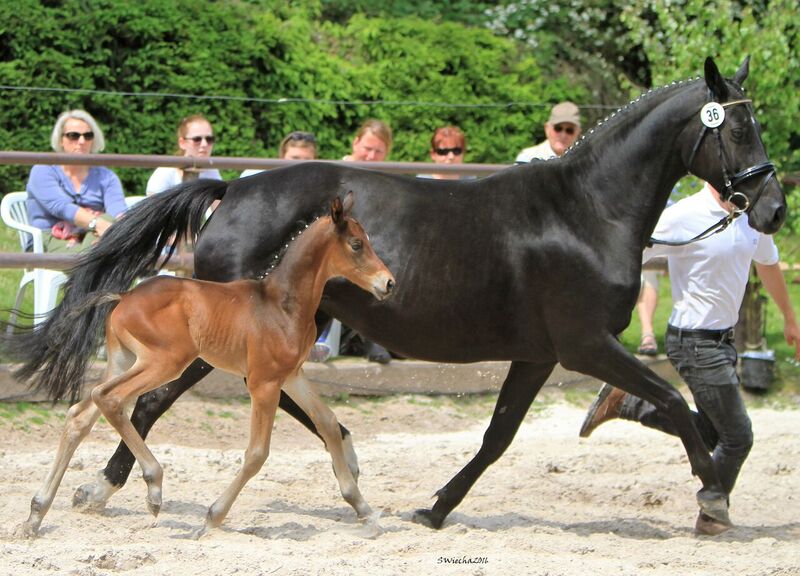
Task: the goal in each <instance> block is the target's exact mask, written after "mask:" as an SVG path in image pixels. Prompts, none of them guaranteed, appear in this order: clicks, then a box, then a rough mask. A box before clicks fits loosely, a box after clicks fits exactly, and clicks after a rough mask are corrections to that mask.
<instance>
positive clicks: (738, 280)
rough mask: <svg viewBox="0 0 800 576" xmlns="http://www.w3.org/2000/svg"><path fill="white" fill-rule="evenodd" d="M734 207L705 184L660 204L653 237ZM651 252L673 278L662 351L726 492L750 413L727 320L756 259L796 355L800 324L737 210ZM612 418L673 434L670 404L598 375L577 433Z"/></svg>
mask: <svg viewBox="0 0 800 576" xmlns="http://www.w3.org/2000/svg"><path fill="white" fill-rule="evenodd" d="M732 208H733V207H732V206H731V205H730V204H729V203H727V202H723V201H722V199H721V198H720V195H719V192H717V190H715V189H714V188H713V187H712V186H711V185H710V184H706V185H705V187H704V188H703V189H702V190H701V191H700V192H698V193H696V194H694V195H692V196H690V197H688V198H685V199H683V200H681V201H679V202H677V203H676V204H673V205H672V206H670V207H668V208H667V209H666V210H664V212H663V213H662V215H661V218H660V219H659V221H658V224H657V225H656V229H655V232H654V234H653V237H654V238H657V239H659V240H667V241H680V240H684V239H686V238H691V237H693V236H694V235H695V234H697V232H698V231H701V230H706V229H707V228H709V227H710V226H711V225H713V224H714V223H715V222H717V221H719V220H720V219H721V218H722V217H724V216H725V215H726V214H727V213H728V212H730V211H731V210H732ZM657 256H665V257H666V258H667V261H668V265H669V276H670V280H671V283H672V301H673V303H674V304H673V308H672V314H671V315H670V319H669V324H668V326H667V334H666V337H665V344H666V349H667V355H668V357H669V359H670V362H672V365H673V366H674V367H675V370H677V372H678V374H680V376H681V378H683V380H684V381H685V382H686V383H687V384H688V386H689V390H691V392H692V396H693V397H694V402H695V405H696V406H697V412H693V413H692V414H693V416H694V421H695V424H696V425H697V428H698V430H699V431H700V434H701V436H702V437H703V441H704V442H705V444H706V446H707V447H708V449H709V451H710V452H711V453H712V459H713V460H714V463H715V464H716V468H717V472H718V474H719V477H720V481H721V483H722V488H723V489H724V490H725V492H726V493H727V494H729V495H730V493H731V491H732V490H733V486H734V484H735V483H736V478H737V476H738V475H739V470H740V469H741V467H742V464H744V461H745V459H746V458H747V455H748V453H749V452H750V448H751V446H752V445H753V432H752V429H751V426H750V418H749V417H748V415H747V410H746V408H745V405H744V402H743V399H742V396H741V394H740V393H739V378H738V376H737V375H736V358H737V356H736V348H735V347H734V345H733V327H734V326H735V325H736V322H737V320H738V316H739V306H740V304H741V302H742V298H743V297H744V291H745V287H746V284H747V279H748V275H749V271H750V263H751V262H752V261H755V263H756V271H757V272H758V276H759V278H761V280H762V282H763V283H764V288H766V290H767V292H768V293H769V294H770V296H772V298H773V299H774V300H775V303H776V304H777V306H778V308H779V309H780V311H781V314H782V315H783V320H784V328H783V332H784V337H785V338H786V342H788V343H789V344H790V345H792V346H794V347H795V358H798V359H800V328H799V327H798V325H797V320H796V319H795V314H794V311H793V310H792V305H791V302H790V301H789V294H788V291H787V289H786V282H785V280H784V278H783V273H782V272H781V269H780V266H779V264H778V249H777V247H776V246H775V243H774V242H773V240H772V237H771V236H768V235H765V234H761V233H759V232H757V231H755V230H753V229H752V228H751V227H750V226H749V224H748V223H747V216H744V215H743V216H741V217H739V218H737V219H736V220H734V221H733V223H732V224H731V225H730V226H728V227H727V228H726V229H725V230H723V231H722V232H720V233H718V234H714V235H712V236H710V237H708V238H706V239H704V240H701V241H698V242H693V243H691V244H688V245H685V246H679V247H675V246H662V245H656V246H654V247H653V248H648V249H646V250H645V251H644V260H645V261H647V260H649V259H651V258H655V257H657ZM614 418H622V419H625V420H633V421H638V422H640V423H641V424H644V425H645V426H648V427H650V428H655V429H657V430H661V431H663V432H667V433H668V434H672V435H675V436H677V435H678V434H677V430H676V428H675V427H674V426H673V424H672V422H671V421H670V420H669V419H668V418H667V416H666V414H663V413H661V412H659V411H657V409H656V407H655V406H653V405H652V404H650V403H649V402H646V401H644V400H642V399H640V398H637V397H636V396H632V395H630V394H627V393H625V392H623V391H622V390H619V389H617V388H614V387H612V386H609V385H608V384H603V387H602V388H601V389H600V393H599V394H598V396H597V399H595V401H594V403H593V404H592V406H591V407H590V408H589V412H588V413H587V415H586V419H585V420H584V422H583V426H582V427H581V431H580V435H581V437H583V438H587V437H588V436H589V435H590V434H591V433H592V431H594V429H595V428H597V427H598V426H599V425H600V424H602V423H603V422H607V421H608V420H611V419H614ZM730 527H731V526H730V525H728V524H724V523H721V522H719V521H717V520H714V519H713V518H711V517H709V516H707V515H705V514H703V513H702V512H701V513H700V514H699V516H698V517H697V522H696V524H695V531H696V532H697V533H698V534H708V535H717V534H720V533H722V532H724V531H725V530H727V529H728V528H730Z"/></svg>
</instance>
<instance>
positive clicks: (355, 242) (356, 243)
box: [350, 238, 364, 252]
mask: <svg viewBox="0 0 800 576" xmlns="http://www.w3.org/2000/svg"><path fill="white" fill-rule="evenodd" d="M363 247H364V243H363V242H362V241H361V239H360V238H353V239H352V240H350V248H352V249H353V252H358V251H359V250H361V249H362V248H363Z"/></svg>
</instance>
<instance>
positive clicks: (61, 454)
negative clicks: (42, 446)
mask: <svg viewBox="0 0 800 576" xmlns="http://www.w3.org/2000/svg"><path fill="white" fill-rule="evenodd" d="M99 415H100V411H99V410H98V409H97V406H95V404H94V402H92V399H91V397H88V398H84V399H83V400H81V401H80V402H78V403H77V404H75V405H73V406H72V407H71V408H70V409H69V411H68V412H67V421H66V423H65V424H64V431H63V432H62V434H61V441H60V443H59V446H58V452H57V453H56V459H55V461H54V462H53V467H52V468H51V469H50V473H49V474H48V475H47V478H46V479H45V481H44V484H43V485H42V488H41V489H40V490H39V491H38V492H37V493H36V496H34V497H33V499H32V500H31V513H30V516H28V520H27V521H25V522H24V523H23V524H21V525H20V526H19V527H18V528H17V533H18V534H19V535H21V536H27V537H31V536H35V535H36V534H37V533H38V532H39V526H41V524H42V520H43V519H44V515H45V514H47V511H48V510H49V509H50V506H51V505H52V504H53V499H54V498H55V496H56V491H57V490H58V486H59V485H60V484H61V479H62V478H63V477H64V472H65V471H66V470H67V466H68V465H69V461H70V460H71V459H72V455H73V454H74V453H75V449H76V448H77V447H78V445H79V444H80V443H81V441H82V440H83V439H84V438H85V437H86V435H87V434H89V432H90V431H91V429H92V427H93V426H94V424H95V422H97V418H98V416H99Z"/></svg>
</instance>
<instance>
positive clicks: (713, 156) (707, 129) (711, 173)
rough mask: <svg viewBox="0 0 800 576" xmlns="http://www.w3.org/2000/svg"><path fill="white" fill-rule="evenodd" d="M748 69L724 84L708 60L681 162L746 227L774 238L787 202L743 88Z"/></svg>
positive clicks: (744, 67) (745, 64)
mask: <svg viewBox="0 0 800 576" xmlns="http://www.w3.org/2000/svg"><path fill="white" fill-rule="evenodd" d="M749 67H750V58H749V57H748V58H745V60H744V62H743V63H742V65H741V66H740V68H739V70H738V71H737V72H736V74H735V75H734V77H733V78H731V79H729V80H727V79H725V78H723V77H722V75H721V74H720V72H719V69H718V68H717V65H716V64H715V63H714V61H713V60H712V59H711V58H707V59H706V64H705V84H706V87H707V89H708V90H707V92H706V97H705V103H704V104H705V105H704V106H703V108H702V109H700V110H698V111H697V116H696V119H697V120H696V122H694V123H690V125H689V127H688V128H687V140H688V142H689V143H690V145H689V146H685V147H684V152H683V159H684V161H685V162H686V167H687V168H688V170H689V171H690V172H691V173H692V174H694V175H696V176H698V177H699V178H702V179H703V180H706V181H707V182H710V183H711V185H712V186H714V188H716V189H717V190H719V191H720V194H721V196H722V198H723V199H725V200H730V201H731V203H733V204H734V205H735V206H736V207H737V209H738V210H740V211H742V212H745V213H746V214H747V217H748V222H749V224H750V226H752V227H753V228H755V229H756V230H758V231H760V232H764V233H766V234H772V233H773V232H776V231H777V230H778V229H779V228H780V227H781V225H782V224H783V221H784V220H785V219H786V197H785V196H784V194H783V190H782V189H781V186H780V184H779V183H778V180H777V178H776V176H775V167H774V166H773V164H772V163H771V162H770V161H769V158H768V157H767V153H766V150H765V149H764V143H763V141H762V140H761V128H760V126H759V124H758V122H757V121H756V119H755V115H754V113H753V105H752V103H751V101H750V100H749V99H748V98H747V96H746V95H745V92H744V89H743V88H742V84H743V82H744V81H745V79H746V78H747V74H748V72H749ZM693 126H696V128H695V127H693Z"/></svg>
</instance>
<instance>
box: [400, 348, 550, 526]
mask: <svg viewBox="0 0 800 576" xmlns="http://www.w3.org/2000/svg"><path fill="white" fill-rule="evenodd" d="M554 366H555V364H528V363H523V362H512V363H511V369H510V370H509V371H508V375H507V376H506V380H505V382H503V387H502V388H501V389H500V395H499V396H498V398H497V403H496V404H495V408H494V414H493V415H492V420H491V422H490V423H489V427H488V428H487V429H486V432H485V433H484V435H483V444H481V448H480V450H478V453H477V454H476V455H475V456H474V457H473V458H472V460H470V462H469V463H468V464H467V465H466V466H465V467H464V468H463V469H462V470H461V471H460V472H459V473H458V474H456V475H455V476H454V477H453V479H452V480H450V482H448V483H447V485H446V486H445V487H444V488H441V489H440V490H439V491H438V492H436V497H437V498H436V503H435V504H434V505H433V508H432V509H430V510H417V511H416V512H415V513H414V521H415V522H419V523H420V524H425V525H426V526H430V527H431V528H441V527H442V523H443V522H444V519H445V518H446V517H447V515H448V514H450V512H452V510H453V509H454V508H455V507H456V506H458V504H459V503H460V502H461V500H463V499H464V496H466V494H467V492H469V490H470V488H472V485H473V484H475V482H476V481H477V480H478V478H480V476H481V474H483V472H484V471H485V470H486V469H487V468H488V467H489V466H490V465H491V464H493V463H494V462H495V461H497V459H498V458H500V456H502V455H503V452H505V451H506V448H508V447H509V445H510V444H511V441H512V440H513V439H514V435H515V434H516V433H517V430H518V429H519V426H520V424H522V420H523V418H525V414H527V412H528V408H530V405H531V402H533V399H534V398H536V394H538V393H539V390H540V389H541V388H542V386H543V385H544V383H545V382H546V381H547V378H548V376H550V373H551V372H552V371H553V367H554Z"/></svg>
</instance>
